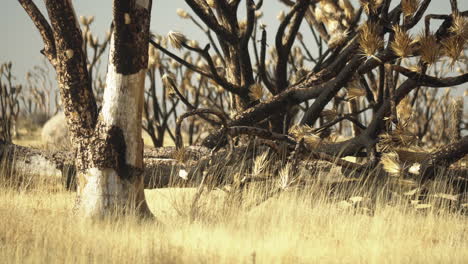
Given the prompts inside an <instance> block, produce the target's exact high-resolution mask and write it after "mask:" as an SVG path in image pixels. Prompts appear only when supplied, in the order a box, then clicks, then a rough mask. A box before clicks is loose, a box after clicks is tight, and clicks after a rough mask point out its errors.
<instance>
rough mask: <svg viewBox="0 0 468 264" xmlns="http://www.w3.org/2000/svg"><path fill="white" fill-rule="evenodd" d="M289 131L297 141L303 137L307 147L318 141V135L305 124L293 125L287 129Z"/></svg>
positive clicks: (315, 144)
mask: <svg viewBox="0 0 468 264" xmlns="http://www.w3.org/2000/svg"><path fill="white" fill-rule="evenodd" d="M289 133H290V134H291V135H292V136H293V137H294V139H296V140H297V141H299V140H301V139H304V143H306V144H307V145H308V146H309V147H313V146H317V145H318V144H319V143H320V140H321V139H320V137H319V136H317V135H315V134H314V129H313V128H312V127H310V126H307V125H301V126H300V125H294V126H293V127H291V128H290V129H289Z"/></svg>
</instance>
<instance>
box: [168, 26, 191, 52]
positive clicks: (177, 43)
mask: <svg viewBox="0 0 468 264" xmlns="http://www.w3.org/2000/svg"><path fill="white" fill-rule="evenodd" d="M167 39H168V40H169V43H171V45H172V47H174V48H176V49H181V48H182V44H183V43H185V42H186V41H187V38H186V37H185V35H184V34H182V33H180V32H177V31H172V30H171V31H169V33H167Z"/></svg>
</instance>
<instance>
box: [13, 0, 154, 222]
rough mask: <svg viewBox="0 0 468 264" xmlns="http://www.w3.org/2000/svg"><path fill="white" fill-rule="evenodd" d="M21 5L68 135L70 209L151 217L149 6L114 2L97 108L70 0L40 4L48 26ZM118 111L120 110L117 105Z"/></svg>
mask: <svg viewBox="0 0 468 264" xmlns="http://www.w3.org/2000/svg"><path fill="white" fill-rule="evenodd" d="M19 2H20V4H21V5H22V6H23V8H24V9H25V11H26V12H27V13H28V15H29V16H30V17H31V19H32V21H33V22H34V24H35V26H36V27H37V29H38V30H39V32H40V34H41V36H42V39H43V41H44V45H45V47H44V49H43V50H42V51H41V52H42V53H43V54H44V55H45V56H46V57H47V59H48V60H49V62H50V63H51V64H52V66H53V67H54V69H55V71H56V74H57V80H58V84H59V87H60V95H61V101H62V105H63V109H64V112H65V115H66V117H67V123H68V127H69V130H70V132H71V135H72V138H71V139H72V144H73V148H74V151H75V153H76V162H75V166H76V169H77V177H78V193H77V195H78V197H77V201H76V209H77V211H78V212H79V213H80V214H82V215H85V216H91V217H93V216H103V215H108V214H111V213H115V212H123V211H132V210H136V212H137V213H139V214H141V215H146V216H149V215H151V213H150V211H149V209H148V207H147V204H146V201H145V196H144V192H143V180H142V177H141V170H142V168H143V142H142V138H141V115H142V109H143V90H144V82H145V73H146V67H147V61H148V39H149V24H150V14H151V1H150V0H148V1H141V0H133V1H118V0H116V1H114V6H113V21H112V22H113V23H112V25H113V28H112V33H111V39H110V52H109V65H108V71H107V77H106V90H105V91H104V101H103V103H102V110H101V111H100V112H98V108H97V105H96V100H95V96H94V94H93V90H92V82H91V77H90V73H89V71H88V69H87V58H86V55H85V51H84V46H83V45H84V44H85V43H84V40H83V34H82V31H81V29H80V27H79V23H78V20H77V17H76V14H75V11H74V9H73V5H72V3H71V1H53V0H50V1H46V2H45V3H46V9H47V12H48V17H49V19H50V24H49V22H48V21H47V20H46V19H45V17H44V16H43V15H42V14H41V12H40V11H39V9H38V8H37V7H36V5H35V4H34V3H33V2H32V1H30V0H20V1H19ZM124 105H125V107H122V106H124Z"/></svg>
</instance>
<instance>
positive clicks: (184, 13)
mask: <svg viewBox="0 0 468 264" xmlns="http://www.w3.org/2000/svg"><path fill="white" fill-rule="evenodd" d="M176 13H177V15H178V16H179V17H180V18H182V19H187V18H190V15H189V13H187V11H185V10H184V9H182V8H177V10H176Z"/></svg>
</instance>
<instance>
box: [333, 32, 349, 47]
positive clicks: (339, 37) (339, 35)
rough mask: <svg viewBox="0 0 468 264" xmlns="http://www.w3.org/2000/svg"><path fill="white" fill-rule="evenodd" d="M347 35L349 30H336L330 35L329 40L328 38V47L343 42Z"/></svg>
mask: <svg viewBox="0 0 468 264" xmlns="http://www.w3.org/2000/svg"><path fill="white" fill-rule="evenodd" d="M348 35H349V30H336V31H335V32H333V34H332V35H331V36H330V40H328V46H329V47H330V48H336V47H337V46H339V45H341V44H343V43H344V41H345V40H346V38H347V37H348Z"/></svg>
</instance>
